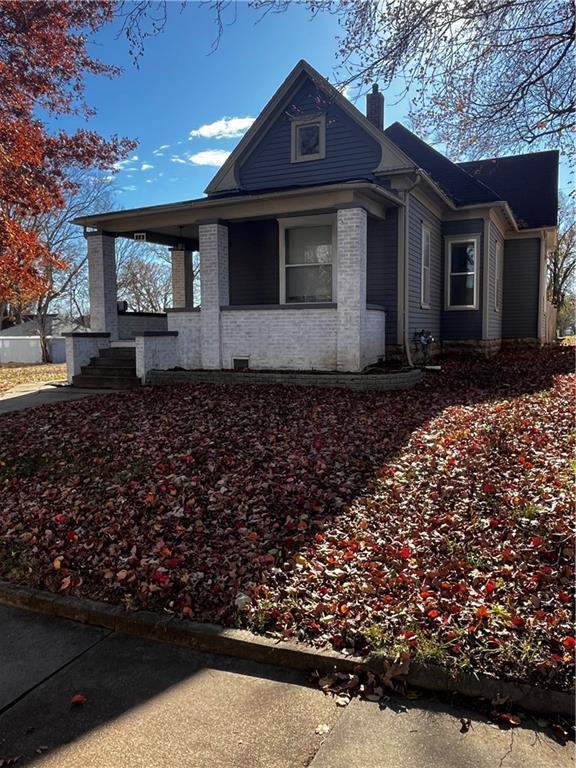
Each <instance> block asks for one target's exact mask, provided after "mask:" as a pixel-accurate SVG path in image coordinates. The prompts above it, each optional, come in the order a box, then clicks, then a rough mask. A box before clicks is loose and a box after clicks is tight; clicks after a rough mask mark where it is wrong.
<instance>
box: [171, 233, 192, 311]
mask: <svg viewBox="0 0 576 768" xmlns="http://www.w3.org/2000/svg"><path fill="white" fill-rule="evenodd" d="M171 256H172V306H173V307H174V309H192V307H193V306H194V266H193V263H192V251H182V250H179V249H177V248H172V249H171Z"/></svg>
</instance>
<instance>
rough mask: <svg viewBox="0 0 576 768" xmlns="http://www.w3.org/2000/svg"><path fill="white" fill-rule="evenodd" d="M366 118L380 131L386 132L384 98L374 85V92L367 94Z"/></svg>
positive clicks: (376, 85)
mask: <svg viewBox="0 0 576 768" xmlns="http://www.w3.org/2000/svg"><path fill="white" fill-rule="evenodd" d="M366 117H367V118H368V120H370V122H371V123H372V124H373V125H375V126H376V128H378V129H379V130H381V131H383V130H384V96H382V94H381V93H380V91H379V90H378V84H377V83H374V85H373V86H372V92H371V93H367V94H366Z"/></svg>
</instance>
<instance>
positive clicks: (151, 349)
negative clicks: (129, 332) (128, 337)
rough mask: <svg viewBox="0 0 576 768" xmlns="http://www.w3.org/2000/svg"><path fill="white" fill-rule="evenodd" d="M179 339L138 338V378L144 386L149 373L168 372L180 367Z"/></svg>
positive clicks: (164, 337) (165, 337)
mask: <svg viewBox="0 0 576 768" xmlns="http://www.w3.org/2000/svg"><path fill="white" fill-rule="evenodd" d="M177 338H178V337H177V336H137V337H136V376H138V377H139V379H140V380H141V382H142V384H144V383H145V381H146V373H147V372H148V371H152V370H159V371H166V370H169V369H170V368H175V367H176V365H178V349H177V344H176V341H177Z"/></svg>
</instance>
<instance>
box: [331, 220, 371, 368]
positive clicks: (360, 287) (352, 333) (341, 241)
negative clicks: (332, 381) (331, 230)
mask: <svg viewBox="0 0 576 768" xmlns="http://www.w3.org/2000/svg"><path fill="white" fill-rule="evenodd" d="M337 222H338V224H337V226H338V233H337V242H338V257H337V260H336V264H337V291H336V295H337V302H338V358H337V366H338V370H339V371H359V370H361V369H362V367H363V365H362V351H361V350H362V334H363V328H364V325H365V315H366V241H367V215H366V211H365V210H364V209H363V208H344V209H341V210H339V211H338V218H337Z"/></svg>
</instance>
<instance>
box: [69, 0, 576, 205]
mask: <svg viewBox="0 0 576 768" xmlns="http://www.w3.org/2000/svg"><path fill="white" fill-rule="evenodd" d="M258 18H259V16H258V14H257V13H256V12H255V11H253V10H251V9H249V8H248V7H247V4H246V3H243V2H238V3H237V4H236V17H235V20H234V23H229V24H228V25H227V26H226V27H225V29H224V34H223V36H222V39H221V41H220V44H219V46H218V48H217V49H216V50H215V51H214V52H212V53H211V50H212V43H213V41H214V38H215V35H216V26H215V24H214V21H213V16H212V13H211V11H210V9H209V7H208V6H207V5H201V4H200V3H198V2H188V3H187V4H186V7H185V8H184V10H183V11H181V4H180V2H175V0H169V2H168V19H167V24H166V27H165V29H164V30H163V31H162V32H161V33H160V34H159V35H158V36H157V37H152V38H149V39H147V40H146V43H145V50H144V55H143V56H142V57H141V58H140V59H139V62H138V66H135V65H134V63H133V61H132V60H131V58H130V55H129V51H128V44H127V41H126V39H125V38H124V37H121V38H118V37H117V32H118V28H112V27H110V28H107V29H104V30H102V31H100V32H98V33H97V35H95V36H94V39H93V42H92V44H91V50H92V52H93V53H94V55H96V56H97V57H98V58H100V59H102V60H103V61H105V62H106V63H110V64H116V65H119V66H121V67H122V68H123V69H124V71H123V73H122V74H121V75H120V76H119V77H118V78H116V79H114V80H108V79H106V78H101V77H100V78H97V77H90V78H89V79H88V81H87V88H86V100H87V102H88V104H89V105H90V106H91V107H93V108H95V109H96V116H95V117H93V118H91V119H90V121H89V123H88V127H90V128H93V129H94V130H97V131H98V132H100V133H102V134H103V135H105V136H109V135H111V134H113V133H117V134H119V135H122V136H128V137H130V138H134V139H137V140H138V141H139V146H138V148H137V149H136V150H135V152H134V153H133V155H131V158H130V160H129V161H127V162H124V163H123V164H122V166H121V168H119V169H118V172H117V175H116V181H115V187H116V190H117V191H116V203H117V206H118V207H122V208H132V207H137V206H142V205H154V204H160V203H168V202H174V201H177V200H187V199H191V198H195V197H201V196H202V194H203V191H204V188H205V187H206V185H207V184H208V182H209V180H210V179H211V178H212V176H213V175H214V174H215V173H216V171H217V170H218V163H221V162H222V161H223V159H224V158H225V157H226V154H227V153H228V152H230V151H231V150H232V149H233V148H234V146H235V145H236V144H237V143H238V141H239V139H240V137H241V135H242V133H243V131H244V130H245V129H246V127H247V126H248V125H249V124H250V122H251V119H253V118H255V117H256V116H257V115H258V113H259V112H260V110H261V109H262V108H263V107H264V105H265V104H266V102H267V101H268V100H269V99H270V98H271V96H272V95H273V94H274V92H275V91H276V89H277V88H278V86H279V85H280V84H281V82H282V81H283V80H284V78H285V77H286V75H287V74H288V73H289V72H290V70H291V69H292V68H293V67H294V65H295V64H296V62H297V61H298V60H299V59H301V58H304V59H306V60H307V61H309V62H310V63H311V64H312V66H314V67H315V68H316V69H317V70H318V71H320V72H321V73H322V74H323V75H324V76H326V77H328V78H329V79H330V80H332V81H333V82H335V80H336V71H335V68H336V66H337V59H336V50H337V39H336V38H337V36H338V34H340V28H339V26H338V23H337V21H336V19H335V18H334V17H333V16H329V15H327V14H323V15H318V16H317V17H316V18H315V19H310V17H309V14H308V13H307V12H306V10H305V8H303V7H302V6H300V5H299V4H298V3H293V4H292V5H291V6H290V8H289V10H288V11H287V12H286V13H283V14H281V15H278V14H276V15H274V14H268V15H267V16H266V17H264V18H263V19H261V20H260V21H259V22H258V23H256V22H257V20H258ZM233 19H234V12H233V9H230V13H229V15H228V19H227V20H228V21H229V22H232V20H233ZM395 95H396V94H394V92H393V91H392V92H390V91H389V92H388V93H387V94H386V95H385V98H386V107H385V122H386V124H388V125H389V124H390V123H392V122H394V121H395V120H400V121H402V122H404V123H406V124H408V119H407V114H408V102H407V101H406V100H404V101H403V102H401V103H400V104H398V105H394V97H395ZM347 96H348V98H350V99H351V100H352V101H353V102H354V103H356V106H357V107H358V108H359V109H360V110H362V111H364V102H365V95H364V91H358V89H356V90H352V91H349V92H348V93H347ZM79 125H80V121H79V119H72V118H64V119H60V120H59V121H58V123H57V125H55V126H54V127H59V126H61V127H65V128H67V129H73V128H75V127H78V126H79ZM563 175H564V176H566V178H567V174H566V173H564V174H563ZM565 183H566V182H565Z"/></svg>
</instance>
